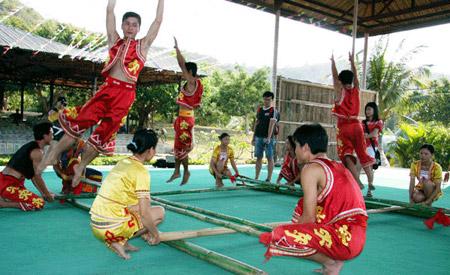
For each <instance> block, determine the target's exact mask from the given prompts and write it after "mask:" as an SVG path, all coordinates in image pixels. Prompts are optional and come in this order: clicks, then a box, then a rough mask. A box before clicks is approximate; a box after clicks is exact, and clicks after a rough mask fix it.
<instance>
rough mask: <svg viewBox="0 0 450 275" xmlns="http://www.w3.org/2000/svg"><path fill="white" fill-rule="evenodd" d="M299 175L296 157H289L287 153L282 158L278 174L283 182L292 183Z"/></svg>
mask: <svg viewBox="0 0 450 275" xmlns="http://www.w3.org/2000/svg"><path fill="white" fill-rule="evenodd" d="M299 173H300V169H299V167H298V161H297V158H296V157H291V156H290V155H289V153H287V154H286V155H285V156H284V163H283V166H282V167H281V171H280V174H281V175H282V176H283V178H284V179H285V180H287V181H288V182H291V181H293V180H294V179H295V178H296V177H297V176H298V174H299Z"/></svg>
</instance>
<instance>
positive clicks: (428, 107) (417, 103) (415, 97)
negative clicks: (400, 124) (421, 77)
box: [404, 78, 450, 127]
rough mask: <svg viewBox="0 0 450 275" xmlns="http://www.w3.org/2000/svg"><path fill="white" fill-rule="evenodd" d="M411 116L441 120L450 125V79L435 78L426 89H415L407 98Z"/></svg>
mask: <svg viewBox="0 0 450 275" xmlns="http://www.w3.org/2000/svg"><path fill="white" fill-rule="evenodd" d="M404 103H405V106H407V107H408V110H409V112H410V113H411V117H412V118H413V119H415V120H418V121H422V122H433V121H435V122H440V123H442V124H444V125H445V126H447V127H450V81H449V80H448V79H445V78H442V79H439V80H433V81H432V82H431V83H430V86H429V88H428V89H427V90H425V91H414V92H413V93H412V94H410V95H409V96H408V97H406V98H405V102H404Z"/></svg>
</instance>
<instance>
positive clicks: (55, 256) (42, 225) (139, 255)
mask: <svg viewBox="0 0 450 275" xmlns="http://www.w3.org/2000/svg"><path fill="white" fill-rule="evenodd" d="M171 172H172V170H155V171H151V174H152V191H153V192H158V191H166V190H179V189H197V188H206V187H212V186H213V185H214V179H213V178H212V177H211V176H210V175H209V172H208V171H207V170H206V169H193V170H192V171H191V174H192V176H191V180H190V183H189V184H188V185H186V186H183V187H180V186H178V184H177V183H173V184H166V183H165V180H166V179H167V178H168V177H169V176H170V174H171ZM240 172H241V174H245V175H249V176H251V175H253V174H254V170H253V168H252V167H240ZM276 173H278V170H276ZM44 178H45V180H46V182H47V183H48V185H49V186H50V188H51V189H52V190H53V191H55V192H56V191H59V189H60V183H59V179H58V178H56V176H55V175H54V173H44ZM261 178H265V171H263V174H262V176H261ZM375 183H376V182H375ZM225 185H226V186H227V185H228V186H229V185H230V184H229V183H228V182H226V183H225ZM27 187H29V188H30V189H31V190H35V189H34V188H32V184H30V183H27ZM404 193H405V190H402V189H395V188H387V187H378V188H377V190H376V196H378V197H382V198H387V199H397V200H404V201H405V200H406V199H407V194H406V195H405V194H404ZM449 196H450V194H445V196H444V197H443V198H442V199H441V200H439V204H436V206H444V207H447V208H450V207H449V206H450V200H449ZM163 198H165V199H169V200H173V201H176V202H181V203H184V204H189V205H194V206H198V207H202V208H205V209H208V210H213V211H217V212H221V213H224V214H228V215H232V216H237V217H240V218H244V219H248V220H252V221H254V222H259V223H264V222H276V221H288V220H290V218H291V214H292V210H293V208H294V206H295V204H296V202H297V199H298V198H295V197H292V196H284V195H277V194H272V193H265V192H258V191H249V190H239V191H229V192H211V193H199V194H185V195H172V196H164V197H163ZM84 201H85V202H86V203H89V204H90V203H91V202H92V200H84ZM0 221H1V222H0V232H2V233H3V234H4V236H5V237H4V238H3V242H2V246H1V247H0V255H1V256H0V259H1V263H2V265H1V266H2V267H1V268H2V269H1V272H0V273H1V274H30V273H31V274H63V273H64V274H136V273H142V274H182V273H183V274H184V273H191V274H227V272H226V271H225V270H223V269H220V268H218V267H216V266H214V265H211V264H208V263H206V262H204V261H201V260H198V259H196V258H194V257H191V256H189V255H187V254H185V253H183V252H180V251H178V250H176V249H173V248H171V247H168V246H167V245H164V244H161V245H159V246H153V247H150V246H148V245H147V244H146V243H145V242H144V241H142V240H140V239H136V240H132V241H131V243H132V244H134V245H136V246H138V247H140V248H141V251H139V252H136V253H133V254H132V258H131V259H130V260H128V261H124V260H122V259H120V258H118V257H117V256H116V255H115V254H114V253H112V252H111V251H110V250H109V249H107V248H106V247H105V246H104V245H103V244H102V243H101V242H99V241H97V240H96V239H95V238H94V237H93V235H92V233H91V231H90V227H89V215H88V213H87V212H85V211H82V210H80V209H76V208H74V207H73V206H71V205H69V204H60V203H57V202H56V203H53V204H47V205H46V207H45V210H44V211H40V212H32V213H31V212H30V213H23V212H21V211H18V210H15V209H0ZM210 227H215V225H212V224H209V223H204V222H201V221H198V220H196V219H194V218H189V217H186V216H184V215H180V214H175V213H173V212H170V211H167V217H166V220H165V222H164V223H163V224H162V225H161V226H160V230H161V231H163V232H164V231H179V230H193V229H201V228H210ZM449 237H450V228H444V227H442V226H441V225H436V227H435V229H434V230H428V229H426V228H425V226H424V225H423V223H422V220H421V219H418V218H414V217H408V216H403V215H398V214H393V213H385V214H373V215H370V218H369V226H368V231H367V241H366V246H365V248H364V251H363V253H362V254H361V255H360V256H359V257H357V258H356V259H354V260H352V261H348V262H346V264H345V265H344V268H343V270H342V272H341V274H361V273H364V274H448V266H449V265H448V259H450V249H449V247H450V246H449V245H450V242H449V241H448V240H449ZM189 241H190V242H193V243H195V244H198V245H200V246H203V247H205V248H207V249H210V250H213V251H216V252H219V253H222V254H225V255H227V256H229V257H233V258H236V259H238V260H240V261H243V262H245V263H248V264H251V265H253V266H255V267H258V268H260V269H263V270H265V271H266V272H268V273H270V274H313V273H312V270H313V269H314V268H317V267H318V264H316V263H313V262H309V261H306V260H302V259H297V258H291V257H273V258H272V259H271V260H270V261H268V262H267V263H264V256H263V255H264V253H265V247H264V246H263V245H261V244H259V243H258V240H257V238H255V237H250V236H247V235H244V234H238V233H236V234H230V235H221V236H211V237H202V238H196V239H190V240H189Z"/></svg>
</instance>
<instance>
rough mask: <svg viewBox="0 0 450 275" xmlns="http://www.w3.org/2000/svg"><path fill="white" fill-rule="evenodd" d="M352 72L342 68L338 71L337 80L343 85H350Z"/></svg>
mask: <svg viewBox="0 0 450 275" xmlns="http://www.w3.org/2000/svg"><path fill="white" fill-rule="evenodd" d="M353 77H354V75H353V72H352V71H349V70H343V71H341V72H340V73H339V77H338V78H339V80H340V81H341V82H342V84H343V85H350V84H352V83H353Z"/></svg>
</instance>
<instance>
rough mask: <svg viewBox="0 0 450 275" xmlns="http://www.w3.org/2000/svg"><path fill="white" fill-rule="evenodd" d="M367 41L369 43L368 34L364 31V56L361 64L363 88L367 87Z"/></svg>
mask: <svg viewBox="0 0 450 275" xmlns="http://www.w3.org/2000/svg"><path fill="white" fill-rule="evenodd" d="M368 43H369V34H368V33H364V58H363V64H362V66H363V67H362V73H363V75H362V85H361V87H362V88H363V89H367V51H368Z"/></svg>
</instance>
